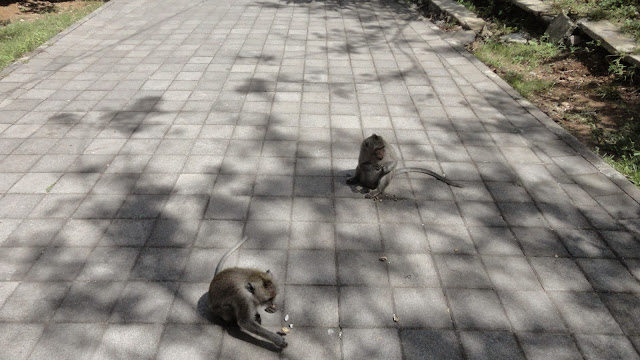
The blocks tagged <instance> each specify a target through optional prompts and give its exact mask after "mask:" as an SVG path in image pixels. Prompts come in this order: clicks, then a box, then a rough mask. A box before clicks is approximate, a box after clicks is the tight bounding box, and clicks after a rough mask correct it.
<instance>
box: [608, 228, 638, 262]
mask: <svg viewBox="0 0 640 360" xmlns="http://www.w3.org/2000/svg"><path fill="white" fill-rule="evenodd" d="M600 235H602V237H603V238H604V239H605V241H606V242H607V244H608V245H609V247H611V249H613V251H615V253H616V254H618V256H620V257H622V258H625V259H629V258H637V257H640V239H639V238H638V237H637V236H634V235H633V234H631V233H628V232H624V231H600Z"/></svg>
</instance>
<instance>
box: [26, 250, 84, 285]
mask: <svg viewBox="0 0 640 360" xmlns="http://www.w3.org/2000/svg"><path fill="white" fill-rule="evenodd" d="M90 252H91V248H86V247H50V248H47V249H46V250H45V251H44V252H43V253H42V256H40V258H39V259H38V261H36V262H35V264H33V266H32V267H31V270H29V272H28V273H27V276H26V279H28V280H30V281H60V280H62V281H72V280H74V279H75V278H76V277H77V276H78V274H79V273H80V271H81V270H82V268H83V267H84V264H85V261H86V259H87V257H88V256H89V253H90Z"/></svg>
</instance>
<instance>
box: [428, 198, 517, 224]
mask: <svg viewBox="0 0 640 360" xmlns="http://www.w3.org/2000/svg"><path fill="white" fill-rule="evenodd" d="M459 206H460V211H461V212H462V216H463V217H464V220H465V222H466V223H467V225H468V226H506V223H505V221H504V218H503V217H502V215H501V214H500V211H499V210H498V207H497V206H496V205H495V204H494V203H490V202H464V203H460V204H459ZM436 216H437V215H436Z"/></svg>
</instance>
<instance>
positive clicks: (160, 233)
mask: <svg viewBox="0 0 640 360" xmlns="http://www.w3.org/2000/svg"><path fill="white" fill-rule="evenodd" d="M145 224H146V223H145ZM148 224H151V222H149V223H148ZM199 228H200V220H197V218H196V219H195V220H193V219H172V218H167V219H160V220H158V221H156V222H155V225H154V227H153V231H152V232H151V236H150V237H149V239H148V240H147V242H146V245H147V246H171V247H185V246H191V245H192V244H193V243H194V242H195V239H196V235H197V234H198V229H199ZM147 229H148V228H145V233H143V235H145V234H148V232H146V230H147ZM140 240H141V239H140Z"/></svg>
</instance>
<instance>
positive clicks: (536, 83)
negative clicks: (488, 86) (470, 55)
mask: <svg viewBox="0 0 640 360" xmlns="http://www.w3.org/2000/svg"><path fill="white" fill-rule="evenodd" d="M560 51H561V49H560V47H558V46H557V45H555V44H552V43H549V42H545V41H532V42H530V43H528V44H508V43H502V42H498V41H487V42H484V43H482V44H480V45H479V47H477V48H476V49H475V50H474V54H475V55H476V56H477V57H478V58H479V59H480V60H482V61H483V62H484V63H486V64H489V65H491V66H493V67H495V68H497V69H501V70H502V71H503V72H504V75H503V77H504V79H505V80H506V81H507V82H508V83H509V84H510V85H511V86H512V87H513V88H514V89H516V90H518V92H520V94H522V96H524V97H526V98H528V97H530V96H531V95H533V94H536V93H541V92H543V91H546V90H548V89H550V88H551V87H552V86H553V82H551V81H547V80H542V79H538V78H537V77H536V76H535V75H531V74H530V72H531V71H532V70H534V69H537V68H538V67H540V66H541V65H543V64H544V62H545V61H546V60H549V59H551V58H553V57H555V56H558V55H559V54H560Z"/></svg>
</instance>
